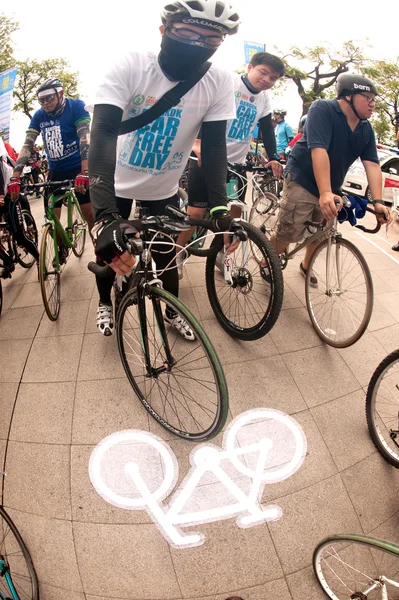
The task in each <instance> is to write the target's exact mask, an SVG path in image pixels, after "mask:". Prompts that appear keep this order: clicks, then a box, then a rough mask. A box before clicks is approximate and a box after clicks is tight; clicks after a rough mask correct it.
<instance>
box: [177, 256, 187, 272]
mask: <svg viewBox="0 0 399 600" xmlns="http://www.w3.org/2000/svg"><path fill="white" fill-rule="evenodd" d="M186 258H187V252H186V251H183V250H180V252H179V253H178V254H176V266H177V274H178V276H179V279H183V267H184V261H185V260H186Z"/></svg>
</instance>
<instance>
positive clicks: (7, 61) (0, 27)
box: [0, 14, 19, 73]
mask: <svg viewBox="0 0 399 600" xmlns="http://www.w3.org/2000/svg"><path fill="white" fill-rule="evenodd" d="M18 27H19V23H18V21H15V20H14V19H11V18H8V17H6V16H5V15H1V14H0V73H1V72H2V71H6V70H7V69H9V68H11V67H13V66H14V65H15V62H16V61H15V59H14V43H13V41H12V38H11V36H12V34H13V33H14V31H17V30H18Z"/></svg>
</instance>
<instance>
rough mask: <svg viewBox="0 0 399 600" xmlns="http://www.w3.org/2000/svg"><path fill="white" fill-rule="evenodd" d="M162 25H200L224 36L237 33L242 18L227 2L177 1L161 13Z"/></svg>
mask: <svg viewBox="0 0 399 600" xmlns="http://www.w3.org/2000/svg"><path fill="white" fill-rule="evenodd" d="M161 19H162V24H163V25H164V27H167V26H168V25H169V24H170V23H175V22H177V21H178V22H180V23H186V24H188V25H189V24H190V25H200V26H203V27H209V28H210V29H214V30H217V31H220V32H221V33H223V34H224V35H226V34H227V35H233V34H234V33H237V30H238V27H239V25H240V17H239V16H238V14H237V12H236V11H235V9H234V8H233V7H232V6H231V5H230V4H229V3H228V2H225V0H176V2H171V3H170V4H167V5H166V6H165V7H164V9H163V10H162V12H161Z"/></svg>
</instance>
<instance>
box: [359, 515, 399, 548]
mask: <svg viewBox="0 0 399 600" xmlns="http://www.w3.org/2000/svg"><path fill="white" fill-rule="evenodd" d="M367 535H370V536H372V537H377V538H380V539H381V540H388V541H390V542H393V543H394V544H399V513H396V514H395V515H393V516H392V517H391V518H390V519H387V520H386V521H385V523H383V524H382V525H379V526H378V527H376V528H375V529H373V530H371V531H367Z"/></svg>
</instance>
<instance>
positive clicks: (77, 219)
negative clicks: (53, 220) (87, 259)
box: [71, 201, 86, 258]
mask: <svg viewBox="0 0 399 600" xmlns="http://www.w3.org/2000/svg"><path fill="white" fill-rule="evenodd" d="M71 221H72V225H71V227H72V242H73V246H72V252H73V253H74V255H75V256H77V257H78V258H80V257H81V256H82V254H83V251H84V249H85V243H86V221H85V220H84V218H83V216H82V213H81V212H80V208H79V207H78V205H77V204H76V201H74V202H73V203H72V208H71Z"/></svg>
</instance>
